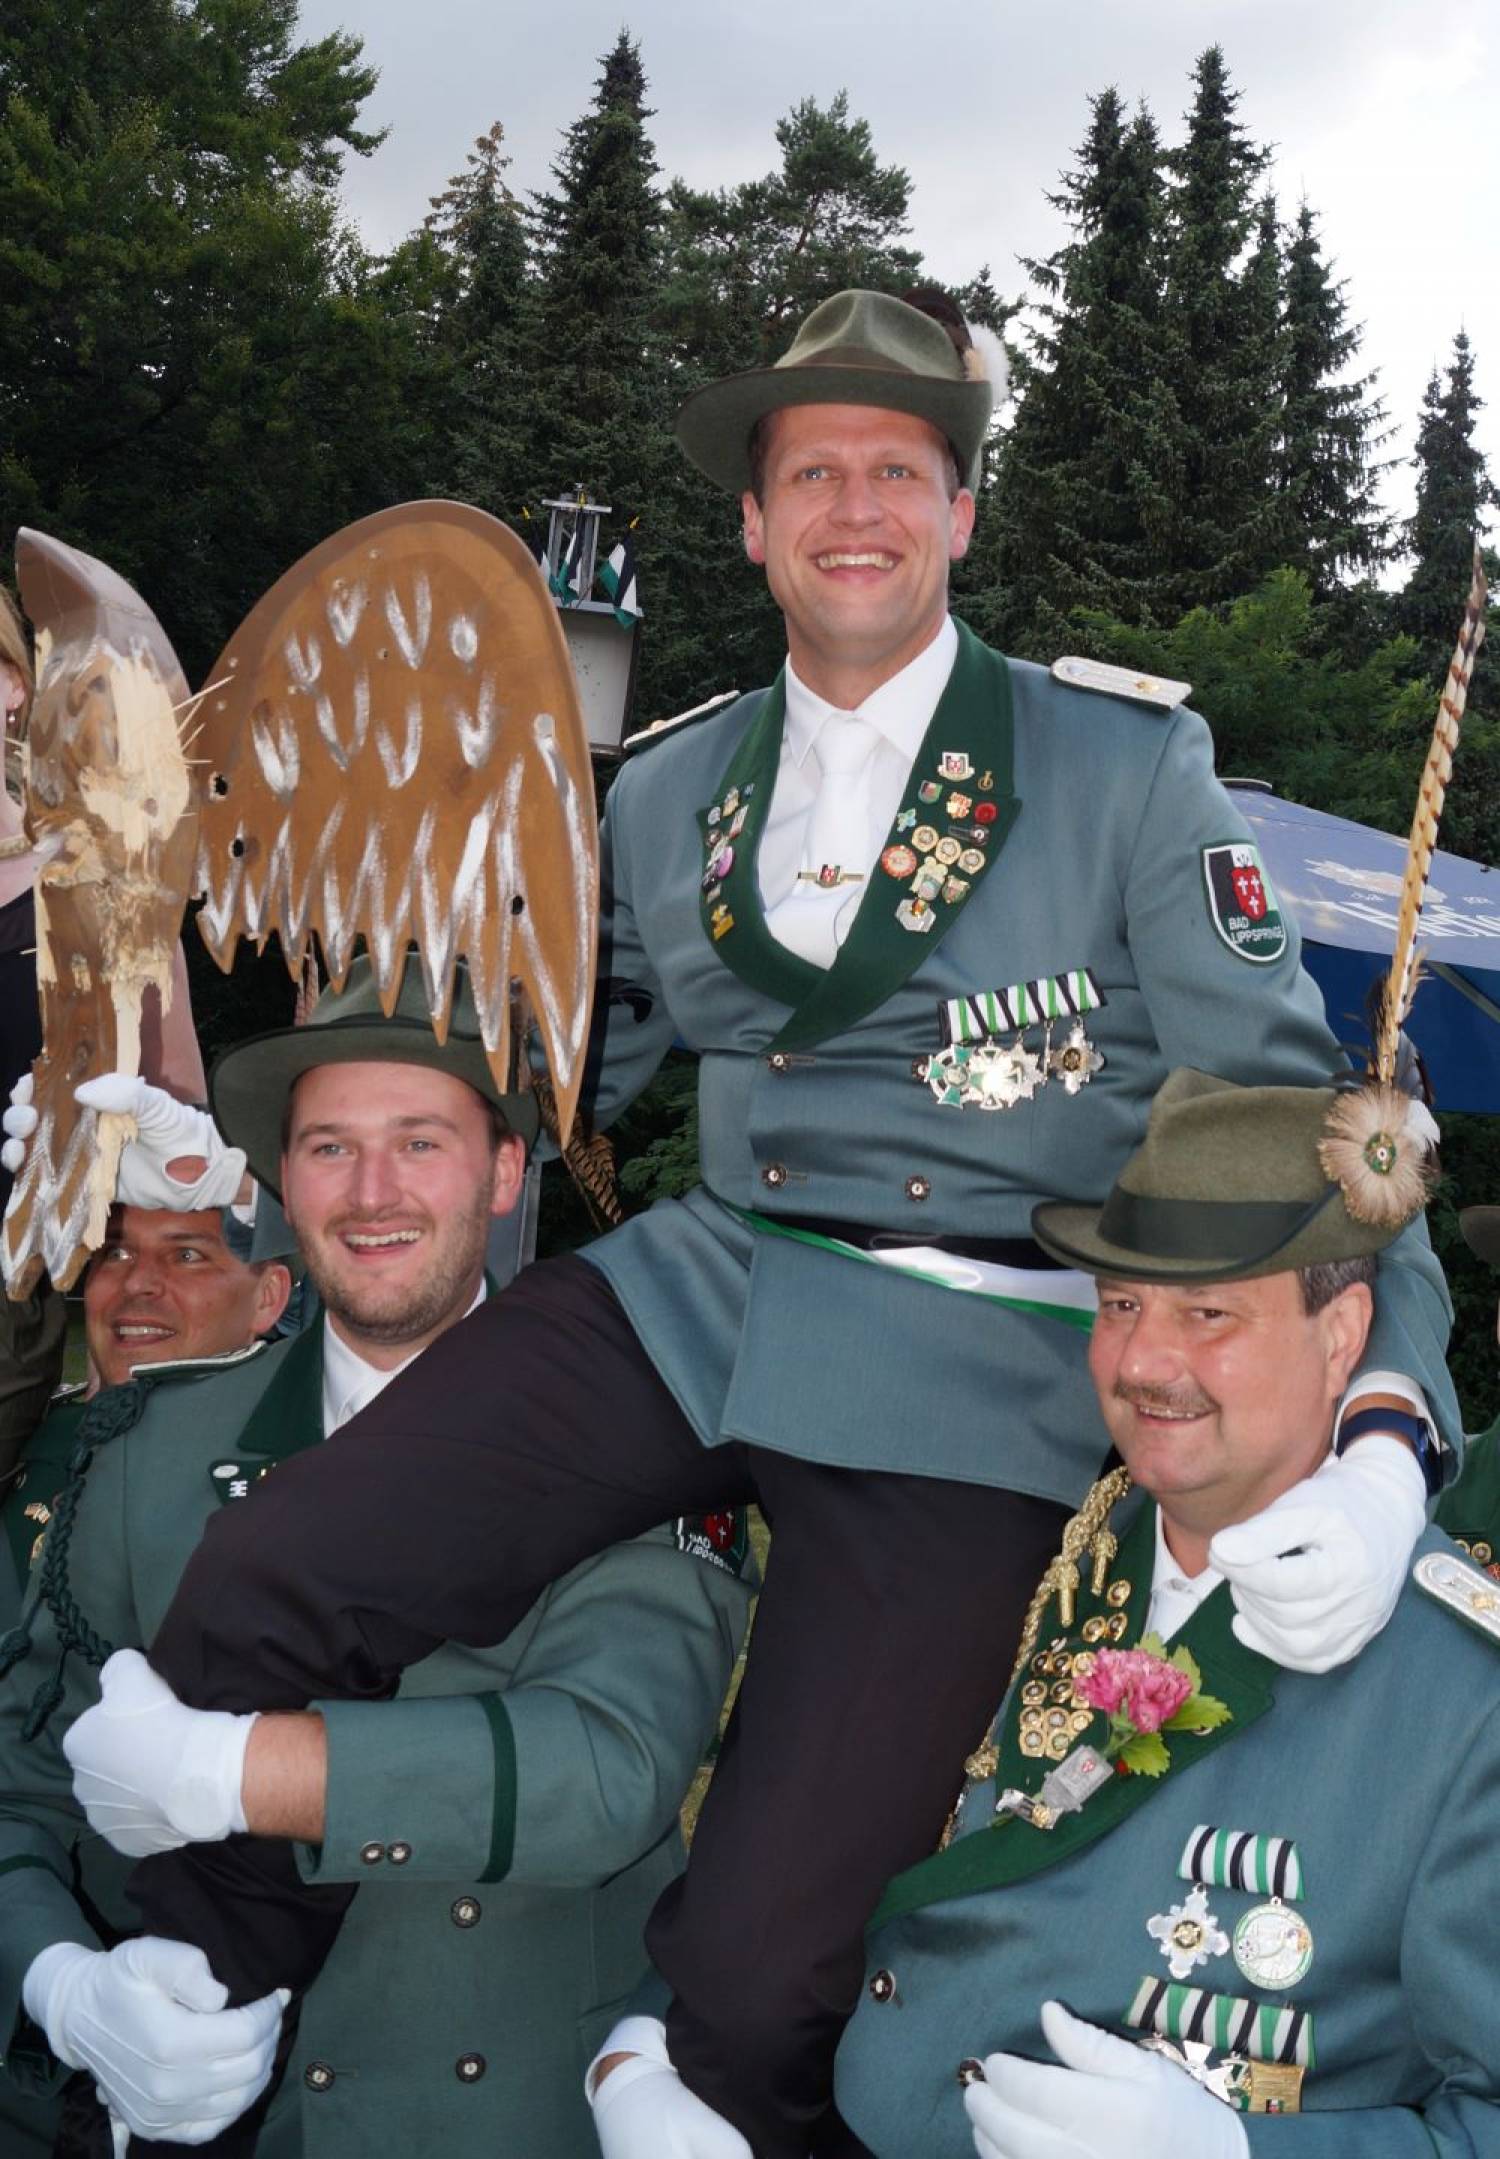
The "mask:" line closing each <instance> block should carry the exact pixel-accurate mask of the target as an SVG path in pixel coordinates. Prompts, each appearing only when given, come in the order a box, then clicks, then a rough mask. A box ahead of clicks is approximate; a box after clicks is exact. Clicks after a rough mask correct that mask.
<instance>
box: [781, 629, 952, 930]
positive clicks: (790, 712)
mask: <svg viewBox="0 0 1500 2159" xmlns="http://www.w3.org/2000/svg"><path fill="white" fill-rule="evenodd" d="M957 656H958V632H957V630H956V629H955V628H954V626H953V621H952V617H951V616H946V615H945V616H944V618H943V626H942V628H941V629H940V630H939V631H938V633H937V635H936V637H934V638H933V640H932V642H931V644H929V645H927V646H926V647H925V648H924V649H923V650H922V651H921V652H919V653H918V654H917V656H916V658H915V659H914V660H909V661H908V662H907V664H906V666H905V667H903V668H902V669H901V670H900V672H899V673H898V674H894V675H892V676H891V678H890V680H889V681H888V682H882V683H881V685H880V687H879V689H878V690H873V691H872V692H871V693H870V695H869V696H868V697H867V698H866V699H865V700H864V702H863V704H861V705H860V707H859V717H860V718H861V719H862V720H863V721H864V722H865V723H866V725H867V726H868V727H870V728H871V729H873V731H874V735H875V738H876V739H875V742H874V745H873V747H872V751H871V757H870V765H869V769H868V770H867V771H866V772H865V773H863V774H862V775H861V784H860V785H859V787H857V788H855V787H850V788H849V802H850V808H851V812H852V816H851V827H850V829H849V830H848V831H847V834H846V836H845V838H844V839H843V842H842V844H841V846H840V848H839V850H838V855H837V862H838V866H839V867H840V868H842V869H844V870H849V871H853V872H855V873H856V876H857V880H858V881H857V882H852V883H848V884H842V885H837V886H831V887H825V886H820V885H818V884H816V883H814V882H812V880H811V879H807V878H799V875H798V873H799V871H802V870H814V871H815V870H817V869H818V868H820V867H821V865H820V864H819V863H816V862H811V861H809V860H808V859H807V840H808V834H809V831H810V829H811V825H812V813H813V804H814V803H815V801H816V800H817V795H818V789H819V786H820V785H821V783H822V779H823V772H822V768H821V766H820V765H819V763H818V753H817V739H818V735H819V733H820V732H821V730H822V727H823V723H824V721H825V720H826V719H827V718H828V716H829V714H830V713H833V712H837V711H839V710H841V709H842V708H841V707H839V706H837V705H831V704H829V702H828V700H827V699H826V698H823V697H819V696H818V694H817V692H816V691H815V690H810V689H809V688H808V686H807V684H806V683H805V682H803V681H802V679H801V677H800V676H799V675H798V674H797V672H796V670H795V668H794V667H793V666H792V663H791V661H790V660H788V661H787V666H786V725H785V727H784V728H783V729H782V735H781V756H780V760H779V762H778V764H777V767H776V779H775V784H774V786H773V788H772V791H771V807H770V810H769V811H768V812H767V815H766V822H765V829H764V830H763V832H762V833H761V839H760V851H759V854H758V856H757V859H756V869H757V873H758V876H759V882H760V896H761V901H762V904H763V905H764V907H765V911H766V926H767V927H768V929H769V930H770V932H771V935H772V936H773V937H774V938H776V940H777V941H778V943H780V944H785V945H788V946H790V947H791V949H792V950H793V951H797V952H801V953H803V954H804V955H805V956H806V957H808V958H812V959H815V961H816V964H818V965H821V966H824V967H827V966H830V965H831V964H832V962H833V959H834V956H835V954H836V953H837V951H838V948H839V946H840V945H841V944H842V943H843V941H844V939H845V938H846V937H847V936H848V934H849V929H850V925H851V924H852V923H853V921H854V917H855V915H856V914H857V913H858V911H859V903H860V901H861V900H862V899H863V897H864V894H865V891H866V888H867V887H868V884H869V881H870V878H871V877H872V875H873V874H874V871H875V864H876V862H877V860H878V858H879V855H880V851H881V849H882V848H883V847H884V845H885V843H886V840H887V839H888V838H889V836H890V830H891V826H892V824H893V823H894V822H895V817H896V812H897V811H898V810H899V809H900V807H901V797H902V794H903V793H904V791H905V788H906V784H907V780H908V778H909V777H910V774H911V768H912V762H913V759H914V758H915V757H916V754H917V751H918V750H919V749H920V748H921V747H922V737H923V736H924V735H925V734H926V732H927V729H928V727H929V725H930V724H931V720H932V715H933V713H934V712H935V711H936V710H937V704H938V699H939V698H940V697H941V696H942V694H943V691H944V689H945V688H946V687H947V682H948V677H949V675H950V674H951V673H952V672H953V662H954V660H955V659H956V658H957ZM789 913H795V915H796V917H797V920H796V924H795V927H794V928H793V930H792V931H791V933H790V934H788V933H787V918H788V914H789Z"/></svg>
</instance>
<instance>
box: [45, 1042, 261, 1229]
mask: <svg viewBox="0 0 1500 2159" xmlns="http://www.w3.org/2000/svg"><path fill="white" fill-rule="evenodd" d="M73 1093H74V1097H75V1099H76V1100H77V1101H79V1102H81V1103H82V1104H83V1106H84V1108H85V1109H92V1110H98V1111H100V1112H101V1113H107V1112H112V1113H113V1114H114V1115H115V1116H118V1117H133V1118H134V1119H135V1126H136V1136H135V1138H134V1139H132V1140H128V1141H127V1142H126V1144H125V1147H124V1148H123V1150H122V1151H121V1154H120V1172H119V1176H118V1177H117V1178H116V1180H115V1197H116V1199H117V1200H118V1201H119V1202H120V1205H121V1206H122V1207H169V1208H172V1209H174V1210H175V1211H176V1212H178V1213H180V1214H189V1213H193V1212H195V1211H197V1210H198V1209H200V1208H205V1207H227V1206H228V1205H229V1204H230V1202H231V1201H232V1200H233V1199H234V1198H235V1196H236V1194H237V1193H238V1191H239V1189H240V1185H241V1184H242V1183H243V1181H244V1176H245V1156H244V1151H243V1149H241V1148H239V1147H227V1146H226V1145H225V1144H224V1142H223V1140H222V1139H220V1137H219V1133H218V1128H217V1126H216V1125H215V1123H214V1121H213V1119H212V1117H210V1116H209V1115H208V1113H207V1111H206V1110H201V1109H191V1108H190V1107H189V1106H188V1104H187V1103H186V1102H179V1101H178V1100H177V1098H176V1096H175V1095H169V1094H167V1093H166V1092H165V1090H164V1089H163V1088H160V1087H153V1086H152V1085H151V1083H150V1081H149V1080H143V1079H134V1078H132V1077H131V1075H130V1074H129V1073H127V1072H106V1073H105V1074H104V1076H103V1077H102V1078H101V1079H92V1080H85V1081H84V1083H83V1085H82V1086H81V1087H75V1088H74V1090H73ZM184 1156H195V1157H198V1158H200V1159H201V1160H202V1161H203V1164H204V1167H203V1170H202V1173H201V1174H200V1175H199V1176H197V1177H194V1178H192V1179H189V1180H183V1179H179V1178H177V1177H173V1176H170V1175H169V1174H168V1171H167V1164H168V1163H169V1162H176V1161H179V1160H181V1159H182V1158H183V1157H184Z"/></svg>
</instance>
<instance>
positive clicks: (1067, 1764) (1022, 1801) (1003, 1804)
mask: <svg viewBox="0 0 1500 2159" xmlns="http://www.w3.org/2000/svg"><path fill="white" fill-rule="evenodd" d="M1113 1775H1114V1771H1113V1769H1111V1767H1110V1765H1109V1763H1108V1762H1107V1761H1106V1760H1105V1759H1104V1756H1103V1755H1102V1754H1099V1753H1097V1752H1096V1751H1095V1750H1094V1748H1093V1747H1075V1748H1074V1749H1073V1751H1072V1753H1071V1754H1069V1755H1067V1756H1066V1757H1065V1758H1064V1759H1063V1760H1062V1761H1060V1762H1059V1763H1058V1765H1057V1767H1056V1768H1055V1769H1049V1770H1048V1772H1047V1774H1046V1776H1045V1777H1043V1779H1042V1788H1041V1790H1040V1791H1039V1792H1037V1793H1035V1794H1032V1793H1031V1792H1018V1791H1017V1790H1016V1789H1015V1788H1014V1786H1011V1787H1010V1788H1009V1789H1007V1790H1006V1791H1003V1792H1002V1793H1001V1794H1000V1797H999V1798H998V1799H997V1800H996V1801H995V1812H996V1813H997V1814H1012V1815H1014V1816H1015V1817H1016V1819H1017V1820H1018V1821H1022V1822H1029V1823H1030V1825H1031V1827H1032V1828H1033V1829H1051V1828H1053V1827H1055V1825H1056V1824H1057V1822H1058V1821H1059V1820H1060V1819H1061V1817H1062V1816H1063V1815H1064V1814H1077V1813H1078V1812H1079V1811H1080V1810H1081V1809H1082V1807H1083V1805H1084V1802H1085V1801H1086V1800H1089V1799H1092V1798H1093V1796H1094V1794H1095V1792H1097V1791H1099V1790H1101V1789H1102V1788H1103V1786H1104V1785H1106V1784H1108V1782H1109V1780H1110V1778H1111V1777H1112V1776H1113Z"/></svg>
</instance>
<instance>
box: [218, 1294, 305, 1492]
mask: <svg viewBox="0 0 1500 2159" xmlns="http://www.w3.org/2000/svg"><path fill="white" fill-rule="evenodd" d="M327 1324H328V1321H327V1318H326V1316H325V1314H324V1313H323V1312H322V1311H321V1310H320V1311H319V1313H318V1316H317V1318H316V1319H315V1320H314V1321H313V1323H312V1325H311V1326H309V1327H304V1328H303V1329H302V1332H301V1333H300V1334H298V1335H296V1336H295V1337H294V1338H293V1340H292V1341H291V1343H290V1344H289V1345H288V1348H287V1352H286V1355H285V1356H284V1357H283V1358H282V1360H281V1362H280V1364H279V1365H278V1366H277V1368H276V1371H275V1373H274V1374H273V1375H272V1379H271V1383H270V1385H269V1386H268V1387H267V1389H266V1391H265V1393H264V1394H263V1395H262V1396H261V1398H260V1400H259V1401H258V1402H257V1403H256V1405H255V1408H254V1410H253V1411H252V1412H251V1415H250V1420H249V1422H248V1423H247V1424H246V1426H245V1428H244V1430H243V1432H241V1434H240V1436H239V1440H238V1442H236V1444H237V1445H238V1446H239V1447H240V1448H241V1450H242V1451H244V1452H246V1453H250V1454H262V1455H269V1456H270V1458H271V1459H272V1460H273V1461H276V1462H282V1461H285V1460H286V1459H287V1457H288V1456H289V1455H293V1454H300V1453H301V1452H302V1450H303V1448H304V1447H311V1446H314V1445H316V1443H317V1442H318V1441H319V1440H320V1439H321V1438H322V1437H323V1329H324V1328H325V1327H326V1326H327Z"/></svg>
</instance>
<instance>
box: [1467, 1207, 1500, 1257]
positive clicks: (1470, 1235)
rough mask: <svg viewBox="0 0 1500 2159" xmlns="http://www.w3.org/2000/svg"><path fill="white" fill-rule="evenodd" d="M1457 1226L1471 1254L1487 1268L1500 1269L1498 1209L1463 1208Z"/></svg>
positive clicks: (1499, 1210) (1499, 1212)
mask: <svg viewBox="0 0 1500 2159" xmlns="http://www.w3.org/2000/svg"><path fill="white" fill-rule="evenodd" d="M1458 1226H1459V1228H1460V1229H1461V1230H1462V1231H1463V1239H1464V1243H1465V1244H1466V1245H1467V1246H1468V1248H1469V1250H1470V1251H1471V1252H1474V1253H1477V1254H1478V1256H1479V1258H1480V1259H1482V1260H1484V1261H1485V1263H1486V1264H1487V1265H1488V1266H1491V1267H1500V1207H1463V1208H1461V1209H1460V1210H1459V1216H1458Z"/></svg>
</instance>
